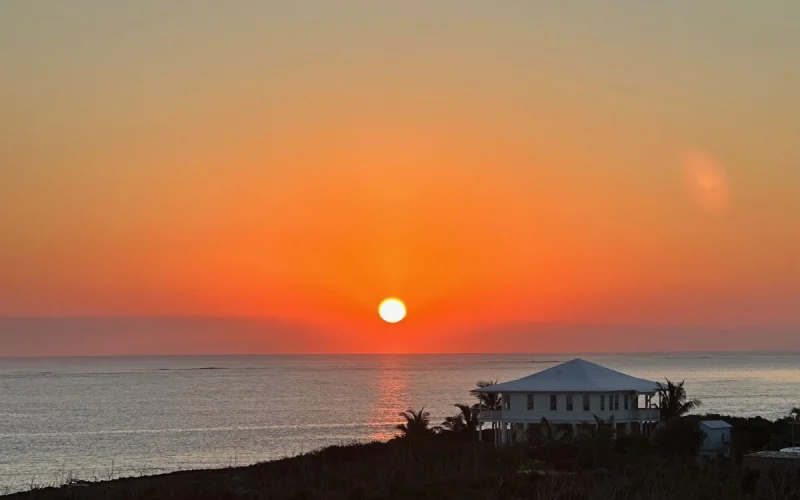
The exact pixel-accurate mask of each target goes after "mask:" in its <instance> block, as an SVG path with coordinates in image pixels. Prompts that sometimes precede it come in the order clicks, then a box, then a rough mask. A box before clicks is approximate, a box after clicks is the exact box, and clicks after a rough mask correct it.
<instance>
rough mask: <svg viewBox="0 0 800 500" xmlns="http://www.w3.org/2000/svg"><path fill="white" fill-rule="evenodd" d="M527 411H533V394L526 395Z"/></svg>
mask: <svg viewBox="0 0 800 500" xmlns="http://www.w3.org/2000/svg"><path fill="white" fill-rule="evenodd" d="M528 411H533V394H528Z"/></svg>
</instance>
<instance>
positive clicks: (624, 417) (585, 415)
mask: <svg viewBox="0 0 800 500" xmlns="http://www.w3.org/2000/svg"><path fill="white" fill-rule="evenodd" d="M595 415H596V416H597V417H598V418H601V419H603V420H604V421H606V422H608V421H609V419H610V418H611V417H612V416H613V417H614V420H615V421H616V422H617V423H623V422H635V421H656V420H659V415H660V410H659V409H658V408H642V409H635V410H634V409H631V410H617V411H596V412H591V411H589V412H584V411H557V412H548V411H545V412H541V411H536V412H534V411H525V410H498V411H490V410H482V411H481V412H480V413H479V414H478V420H479V421H481V422H532V423H538V422H540V421H541V419H542V417H545V418H547V419H548V420H551V421H554V422H571V423H576V424H579V423H594V421H595V419H594V418H595Z"/></svg>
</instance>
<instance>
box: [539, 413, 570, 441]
mask: <svg viewBox="0 0 800 500" xmlns="http://www.w3.org/2000/svg"><path fill="white" fill-rule="evenodd" d="M539 428H540V429H541V431H542V441H544V442H545V444H549V443H555V442H557V441H561V440H562V439H564V435H565V432H564V431H563V430H561V429H559V428H557V427H555V426H553V424H551V423H550V422H549V421H548V420H547V418H546V417H542V422H541V424H540V425H539Z"/></svg>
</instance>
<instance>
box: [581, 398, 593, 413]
mask: <svg viewBox="0 0 800 500" xmlns="http://www.w3.org/2000/svg"><path fill="white" fill-rule="evenodd" d="M591 409H592V406H591V403H590V400H589V395H588V394H584V395H583V411H591Z"/></svg>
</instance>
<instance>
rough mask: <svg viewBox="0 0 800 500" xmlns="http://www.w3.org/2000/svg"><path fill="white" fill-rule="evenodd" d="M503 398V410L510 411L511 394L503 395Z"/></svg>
mask: <svg viewBox="0 0 800 500" xmlns="http://www.w3.org/2000/svg"><path fill="white" fill-rule="evenodd" d="M501 397H502V398H503V409H504V410H510V409H511V395H510V394H507V393H506V394H502V395H501Z"/></svg>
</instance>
